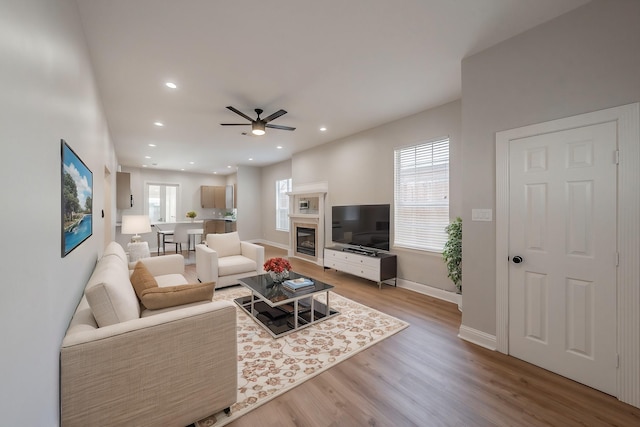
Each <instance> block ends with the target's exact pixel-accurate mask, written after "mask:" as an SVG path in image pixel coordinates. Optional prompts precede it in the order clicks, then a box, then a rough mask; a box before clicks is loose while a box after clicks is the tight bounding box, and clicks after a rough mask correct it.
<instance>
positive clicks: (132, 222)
mask: <svg viewBox="0 0 640 427" xmlns="http://www.w3.org/2000/svg"><path fill="white" fill-rule="evenodd" d="M140 233H151V223H150V222H149V217H148V216H147V215H122V234H133V235H134V236H133V237H131V241H132V242H139V241H140V239H141V237H140Z"/></svg>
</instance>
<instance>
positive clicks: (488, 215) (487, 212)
mask: <svg viewBox="0 0 640 427" xmlns="http://www.w3.org/2000/svg"><path fill="white" fill-rule="evenodd" d="M471 221H493V210H492V209H471Z"/></svg>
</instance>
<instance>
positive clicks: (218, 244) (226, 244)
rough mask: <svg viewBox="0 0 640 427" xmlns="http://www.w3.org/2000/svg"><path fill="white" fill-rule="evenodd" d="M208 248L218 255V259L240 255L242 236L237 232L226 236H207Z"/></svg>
mask: <svg viewBox="0 0 640 427" xmlns="http://www.w3.org/2000/svg"><path fill="white" fill-rule="evenodd" d="M207 246H209V247H210V248H211V249H213V250H214V251H216V252H217V253H218V259H220V258H223V257H227V256H232V255H240V254H241V253H242V252H241V250H240V236H239V235H238V232H237V231H234V232H233V233H224V234H207Z"/></svg>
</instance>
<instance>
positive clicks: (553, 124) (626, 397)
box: [496, 103, 640, 408]
mask: <svg viewBox="0 0 640 427" xmlns="http://www.w3.org/2000/svg"><path fill="white" fill-rule="evenodd" d="M606 122H616V123H617V130H618V149H619V150H620V164H619V166H618V207H617V215H618V236H617V239H618V252H619V254H620V264H619V267H618V275H617V290H618V313H617V324H618V326H617V332H618V354H619V355H620V367H619V369H618V390H617V397H618V399H619V400H621V401H622V402H625V403H628V404H630V405H633V406H636V407H639V408H640V268H639V267H638V259H640V192H638V186H639V184H640V104H639V103H635V104H629V105H624V106H620V107H615V108H609V109H606V110H601V111H596V112H592V113H586V114H580V115H577V116H573V117H567V118H564V119H559V120H553V121H550V122H545V123H539V124H535V125H530V126H525V127H521V128H518V129H511V130H507V131H503V132H497V133H496V332H497V333H496V338H497V349H498V351H500V352H502V353H506V354H508V351H509V334H508V331H509V274H508V261H507V256H508V253H509V235H508V234H509V160H508V157H509V142H510V141H511V140H515V139H519V138H525V137H529V136H534V135H541V134H545V133H550V132H556V131H561V130H566V129H573V128H577V127H582V126H588V125H594V124H600V123H606Z"/></svg>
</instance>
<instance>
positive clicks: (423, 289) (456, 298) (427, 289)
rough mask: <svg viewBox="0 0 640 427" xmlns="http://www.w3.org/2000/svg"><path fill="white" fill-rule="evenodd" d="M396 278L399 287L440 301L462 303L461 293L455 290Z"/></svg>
mask: <svg viewBox="0 0 640 427" xmlns="http://www.w3.org/2000/svg"><path fill="white" fill-rule="evenodd" d="M396 280H397V283H396V284H397V286H398V287H399V288H403V289H409V290H410V291H414V292H417V293H419V294H423V295H428V296H430V297H433V298H437V299H439V300H442V301H447V302H451V303H454V304H458V306H460V305H461V304H462V295H460V294H457V293H455V292H451V291H446V290H444V289H440V288H434V287H433V286H429V285H425V284H422V283H417V282H412V281H410V280H405V279H396ZM385 283H386V282H385Z"/></svg>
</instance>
